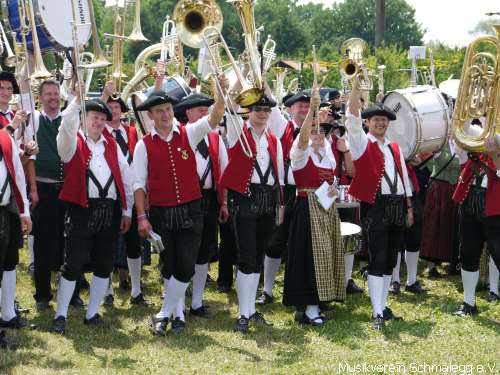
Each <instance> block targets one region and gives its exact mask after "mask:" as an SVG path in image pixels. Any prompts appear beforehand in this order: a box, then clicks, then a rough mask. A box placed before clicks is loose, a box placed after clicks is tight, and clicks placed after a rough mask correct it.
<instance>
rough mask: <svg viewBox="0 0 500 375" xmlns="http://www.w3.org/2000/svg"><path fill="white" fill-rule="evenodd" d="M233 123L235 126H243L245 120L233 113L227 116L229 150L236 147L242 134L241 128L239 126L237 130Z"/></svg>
mask: <svg viewBox="0 0 500 375" xmlns="http://www.w3.org/2000/svg"><path fill="white" fill-rule="evenodd" d="M231 122H232V123H234V124H238V123H240V124H241V125H242V126H243V120H242V118H241V117H240V116H239V115H234V114H232V113H227V114H226V131H227V135H226V139H227V145H228V147H229V148H232V147H234V145H235V144H236V142H238V137H239V136H240V134H241V130H240V127H239V126H238V127H237V129H236V127H235V126H233V125H231Z"/></svg>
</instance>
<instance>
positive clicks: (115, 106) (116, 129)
mask: <svg viewBox="0 0 500 375" xmlns="http://www.w3.org/2000/svg"><path fill="white" fill-rule="evenodd" d="M114 95H116V90H115V86H114V84H113V82H108V83H107V84H106V86H105V87H104V90H103V94H102V97H101V99H102V100H103V101H104V102H105V103H107V105H108V107H109V109H110V111H111V116H112V117H111V121H108V122H107V123H106V125H105V129H104V132H103V134H104V135H106V136H111V137H113V138H114V139H115V141H116V143H117V144H118V146H119V148H120V151H121V152H122V154H123V156H124V157H125V159H127V162H128V164H129V165H130V164H131V163H132V159H133V155H134V149H135V145H136V144H137V141H138V137H137V130H136V129H135V127H134V126H131V125H129V124H127V123H126V122H125V121H123V120H122V119H123V115H124V114H126V113H127V112H128V110H129V109H128V107H127V105H126V104H125V103H124V101H123V100H122V99H121V98H120V97H119V96H114ZM117 244H118V246H122V247H123V246H124V247H125V252H126V258H127V266H128V270H129V272H130V281H131V290H130V304H131V305H144V306H149V305H151V302H150V301H148V300H146V299H145V298H144V295H143V293H142V291H141V268H142V257H141V256H142V247H141V239H140V238H139V233H138V231H137V213H136V211H135V209H133V208H132V224H131V228H130V230H129V231H127V233H125V234H123V241H118V243H117ZM117 250H118V251H117V254H119V253H120V252H121V251H120V249H117ZM115 263H116V262H115ZM125 276H126V273H125ZM110 286H111V287H110V288H109V289H110V290H111V291H112V280H111V277H110ZM108 292H109V291H108ZM105 301H106V305H107V306H110V305H112V304H113V294H112V293H111V294H110V293H107V295H106V300H105Z"/></svg>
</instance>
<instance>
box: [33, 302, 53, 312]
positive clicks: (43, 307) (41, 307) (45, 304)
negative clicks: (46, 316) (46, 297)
mask: <svg viewBox="0 0 500 375" xmlns="http://www.w3.org/2000/svg"><path fill="white" fill-rule="evenodd" d="M49 307H50V304H49V301H37V302H36V311H38V312H42V311H45V310H48V308H49Z"/></svg>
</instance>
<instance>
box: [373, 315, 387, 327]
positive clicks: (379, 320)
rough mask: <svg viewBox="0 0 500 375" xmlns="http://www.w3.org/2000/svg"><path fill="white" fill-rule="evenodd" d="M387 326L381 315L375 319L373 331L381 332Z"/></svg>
mask: <svg viewBox="0 0 500 375" xmlns="http://www.w3.org/2000/svg"><path fill="white" fill-rule="evenodd" d="M384 326H385V321H384V318H383V317H382V316H380V315H377V316H375V317H373V329H374V330H375V331H381V330H382V329H383V328H384Z"/></svg>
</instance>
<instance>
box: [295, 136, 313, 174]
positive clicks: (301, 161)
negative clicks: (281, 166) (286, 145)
mask: <svg viewBox="0 0 500 375" xmlns="http://www.w3.org/2000/svg"><path fill="white" fill-rule="evenodd" d="M298 139H299V137H297V139H296V140H295V141H294V142H293V144H292V148H291V149H290V160H291V166H292V170H293V171H299V170H301V169H302V168H304V167H305V166H306V164H307V161H308V160H309V155H310V153H311V149H310V147H307V148H306V149H305V150H302V149H300V148H299V143H298ZM310 144H311V141H310V140H309V145H310Z"/></svg>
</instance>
